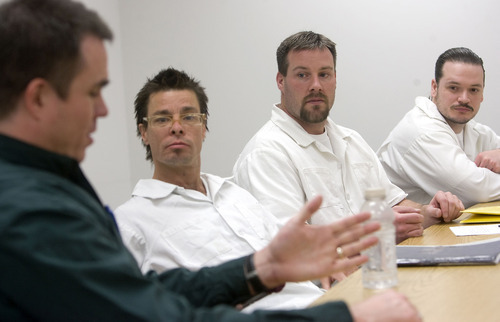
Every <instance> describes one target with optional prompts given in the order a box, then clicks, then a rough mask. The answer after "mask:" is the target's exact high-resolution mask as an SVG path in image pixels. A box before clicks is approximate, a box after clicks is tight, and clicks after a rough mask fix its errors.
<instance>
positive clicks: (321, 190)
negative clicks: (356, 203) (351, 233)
mask: <svg viewBox="0 0 500 322" xmlns="http://www.w3.org/2000/svg"><path fill="white" fill-rule="evenodd" d="M303 174H304V192H305V194H306V198H307V200H311V199H312V198H314V197H315V196H317V195H321V196H323V203H322V204H321V207H320V208H328V207H330V208H335V209H342V208H343V207H342V204H343V203H342V201H341V200H340V199H339V197H338V196H343V195H344V188H343V183H342V172H341V170H340V169H337V171H335V172H334V171H331V170H329V169H325V168H307V169H304V171H303Z"/></svg>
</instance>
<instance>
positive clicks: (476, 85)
mask: <svg viewBox="0 0 500 322" xmlns="http://www.w3.org/2000/svg"><path fill="white" fill-rule="evenodd" d="M445 85H459V86H463V84H461V83H459V82H456V81H448V82H445ZM470 87H483V85H482V84H472V85H470Z"/></svg>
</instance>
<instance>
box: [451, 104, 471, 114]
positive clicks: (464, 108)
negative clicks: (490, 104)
mask: <svg viewBox="0 0 500 322" xmlns="http://www.w3.org/2000/svg"><path fill="white" fill-rule="evenodd" d="M452 109H454V110H455V111H458V112H462V113H465V112H474V108H473V107H472V106H470V105H453V106H452Z"/></svg>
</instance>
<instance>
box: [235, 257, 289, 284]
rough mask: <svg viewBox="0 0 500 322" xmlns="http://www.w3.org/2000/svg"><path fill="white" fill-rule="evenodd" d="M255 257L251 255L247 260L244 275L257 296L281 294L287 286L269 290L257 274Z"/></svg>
mask: <svg viewBox="0 0 500 322" xmlns="http://www.w3.org/2000/svg"><path fill="white" fill-rule="evenodd" d="M253 255H254V254H251V255H249V256H247V258H246V259H245V266H244V273H245V279H246V280H247V282H248V284H250V286H251V287H252V290H253V291H254V292H255V294H259V293H267V294H269V293H275V292H279V291H281V290H282V289H283V287H285V284H283V285H279V286H277V287H275V288H272V289H269V288H267V287H265V286H264V284H262V281H261V280H260V278H259V275H258V274H257V270H255V265H254V263H253Z"/></svg>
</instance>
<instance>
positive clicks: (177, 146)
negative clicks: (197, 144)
mask: <svg viewBox="0 0 500 322" xmlns="http://www.w3.org/2000/svg"><path fill="white" fill-rule="evenodd" d="M186 146H188V145H187V144H186V143H184V142H182V141H175V142H172V143H170V144H168V145H167V148H172V149H180V148H183V147H186Z"/></svg>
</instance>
